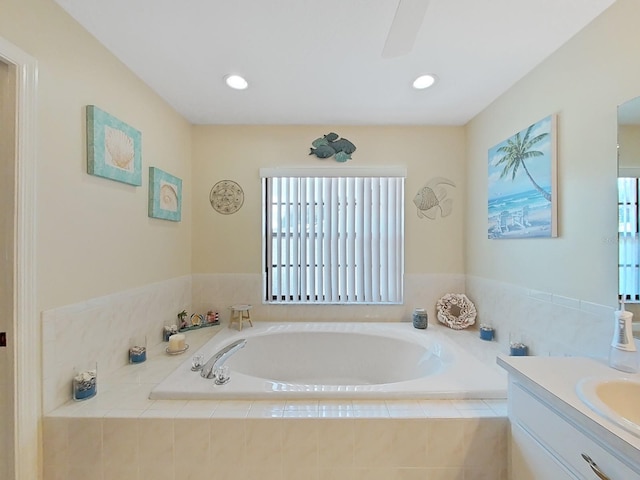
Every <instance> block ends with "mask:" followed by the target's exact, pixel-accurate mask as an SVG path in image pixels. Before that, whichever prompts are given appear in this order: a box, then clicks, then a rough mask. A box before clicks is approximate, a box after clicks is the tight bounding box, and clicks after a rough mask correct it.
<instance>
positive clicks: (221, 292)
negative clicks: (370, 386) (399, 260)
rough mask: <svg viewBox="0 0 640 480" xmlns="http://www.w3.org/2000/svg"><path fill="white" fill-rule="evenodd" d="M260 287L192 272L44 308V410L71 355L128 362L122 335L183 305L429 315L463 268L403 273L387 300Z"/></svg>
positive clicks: (202, 309)
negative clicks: (328, 299) (400, 298)
mask: <svg viewBox="0 0 640 480" xmlns="http://www.w3.org/2000/svg"><path fill="white" fill-rule="evenodd" d="M261 291H262V287H261V276H260V275H253V274H194V275H189V276H184V277H179V278H175V279H171V280H167V281H164V282H158V283H154V284H151V285H147V286H144V287H141V288H136V289H132V290H127V291H124V292H119V293H115V294H112V295H107V296H104V297H100V298H95V299H90V300H87V301H84V302H81V303H78V304H74V305H70V306H65V307H61V308H56V309H52V310H48V311H45V312H43V313H42V329H43V330H42V338H43V350H42V363H43V379H44V383H43V410H44V412H45V413H47V412H50V411H51V410H53V409H55V408H56V407H58V406H60V405H62V404H63V403H64V402H66V401H67V399H68V398H69V395H70V393H69V392H70V391H71V377H72V374H73V367H74V365H76V364H77V363H78V362H84V361H87V360H89V361H91V360H97V361H98V370H99V372H98V375H99V377H103V376H104V375H108V374H110V373H111V372H113V371H115V370H116V369H118V368H120V367H121V366H122V365H124V364H126V363H127V362H128V357H127V351H128V347H129V345H128V342H129V338H131V337H132V336H134V334H139V333H143V334H146V335H147V345H148V347H149V348H151V347H153V346H154V345H157V344H158V343H159V342H160V341H161V332H162V327H163V326H164V325H165V324H166V323H167V322H174V321H175V320H176V317H175V316H176V314H177V313H178V312H180V311H182V310H183V309H186V310H187V311H188V312H189V313H192V312H197V313H206V312H207V311H208V310H216V311H218V312H220V319H221V323H222V324H227V323H228V321H229V314H230V311H229V306H231V305H234V304H237V303H250V304H252V305H253V309H252V310H251V317H252V318H253V319H256V320H262V321H356V320H363V321H385V322H393V321H411V313H412V311H413V309H414V308H415V307H425V308H427V309H430V310H428V311H429V316H430V321H431V322H435V321H436V320H435V310H434V308H435V303H436V301H437V300H438V298H440V297H441V296H442V295H444V294H445V293H448V292H463V291H464V275H444V274H442V275H440V274H439V275H406V277H405V303H404V305H393V306H371V305H364V306H347V307H345V306H332V305H324V306H322V305H304V306H291V305H289V306H284V305H264V304H262V301H261V295H260V292H261ZM213 328H215V327H213Z"/></svg>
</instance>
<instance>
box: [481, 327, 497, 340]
mask: <svg viewBox="0 0 640 480" xmlns="http://www.w3.org/2000/svg"><path fill="white" fill-rule="evenodd" d="M493 332H494V330H493V327H490V326H489V325H480V338H481V339H482V340H488V341H491V340H493Z"/></svg>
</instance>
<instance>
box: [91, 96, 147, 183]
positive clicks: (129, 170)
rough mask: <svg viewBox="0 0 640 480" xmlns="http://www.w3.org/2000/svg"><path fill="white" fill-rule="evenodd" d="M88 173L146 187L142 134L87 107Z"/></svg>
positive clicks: (114, 118)
mask: <svg viewBox="0 0 640 480" xmlns="http://www.w3.org/2000/svg"><path fill="white" fill-rule="evenodd" d="M87 173H89V174H91V175H96V176H98V177H104V178H108V179H111V180H115V181H118V182H123V183H128V184H130V185H135V186H140V185H142V134H141V133H140V132H139V131H138V130H136V129H135V128H133V127H131V126H129V125H127V124H126V123H124V122H123V121H121V120H118V119H117V118H116V117H114V116H113V115H110V114H109V113H107V112H105V111H104V110H100V109H99V108H98V107H96V106H95V105H87Z"/></svg>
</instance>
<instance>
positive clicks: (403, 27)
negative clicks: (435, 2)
mask: <svg viewBox="0 0 640 480" xmlns="http://www.w3.org/2000/svg"><path fill="white" fill-rule="evenodd" d="M429 2H430V0H399V1H398V8H397V9H396V14H395V16H394V17H393V23H392V24H391V28H390V29H389V33H388V34H387V41H386V42H385V44H384V49H383V50H382V56H383V58H394V57H399V56H401V55H406V54H407V53H409V52H411V50H413V45H414V43H415V41H416V37H417V36H418V31H419V30H420V26H421V25H422V22H423V20H424V15H425V13H426V11H427V7H428V6H429Z"/></svg>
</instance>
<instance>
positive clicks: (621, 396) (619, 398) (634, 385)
mask: <svg viewBox="0 0 640 480" xmlns="http://www.w3.org/2000/svg"><path fill="white" fill-rule="evenodd" d="M576 391H577V393H578V396H579V397H580V399H581V400H582V401H583V402H584V403H585V404H586V405H587V406H589V408H591V409H592V410H593V411H595V412H596V413H598V414H599V415H602V416H603V417H606V418H607V419H609V420H611V421H612V422H614V423H616V424H617V425H619V426H620V427H622V428H624V429H625V430H627V431H628V432H630V433H633V434H634V435H635V436H637V437H640V380H638V379H629V378H617V379H602V378H585V379H583V380H581V381H580V382H579V383H578V385H577V386H576Z"/></svg>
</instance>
